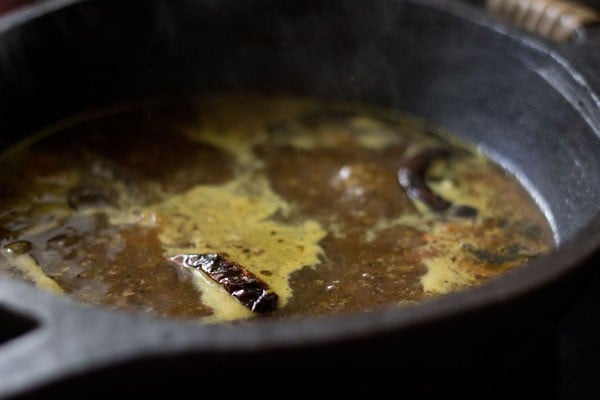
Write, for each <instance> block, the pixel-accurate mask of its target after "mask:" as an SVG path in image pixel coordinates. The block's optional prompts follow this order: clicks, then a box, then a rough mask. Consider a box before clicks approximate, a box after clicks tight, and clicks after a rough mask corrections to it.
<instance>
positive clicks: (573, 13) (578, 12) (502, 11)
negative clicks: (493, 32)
mask: <svg viewBox="0 0 600 400" xmlns="http://www.w3.org/2000/svg"><path fill="white" fill-rule="evenodd" d="M485 8H486V9H487V11H488V12H490V13H491V14H494V15H496V16H497V17H499V18H501V19H503V20H506V21H509V22H511V23H512V24H514V25H516V26H518V27H519V28H521V29H524V30H526V31H529V32H531V33H533V34H536V35H537V36H540V37H542V38H544V39H548V40H551V41H554V42H557V43H564V42H568V41H571V40H574V39H575V38H577V37H581V36H583V34H584V33H585V30H586V28H588V27H591V26H594V25H596V26H597V25H600V12H599V11H598V10H597V9H596V8H594V7H592V6H590V5H587V4H584V3H581V2H577V1H570V0H485Z"/></svg>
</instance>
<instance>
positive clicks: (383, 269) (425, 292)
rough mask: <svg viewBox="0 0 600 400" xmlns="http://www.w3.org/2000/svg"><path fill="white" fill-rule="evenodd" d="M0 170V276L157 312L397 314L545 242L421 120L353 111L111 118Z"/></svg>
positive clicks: (20, 154)
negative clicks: (394, 310)
mask: <svg viewBox="0 0 600 400" xmlns="http://www.w3.org/2000/svg"><path fill="white" fill-rule="evenodd" d="M0 162H1V166H2V168H1V171H2V172H1V175H0V179H1V186H0V187H2V190H1V192H0V210H1V214H0V240H1V245H2V256H1V257H0V273H1V274H2V275H3V276H8V277H10V278H13V279H20V280H25V281H27V282H31V283H32V284H35V285H37V286H38V287H40V288H41V289H43V290H48V291H50V292H53V293H57V294H64V295H67V296H69V297H71V298H73V299H75V300H76V301H78V302H81V303H84V304H94V305H100V306H104V307H109V308H114V309H120V310H127V311H133V312H142V313H147V314H149V315H152V316H157V317H174V318H184V319H192V320H198V321H202V322H208V323H214V322H223V321H237V320H244V319H247V318H258V317H261V318H289V317H294V316H299V315H323V316H325V315H331V314H336V313H341V312H354V311H369V310H373V309H378V308H382V307H390V306H391V307H402V306H404V305H407V304H413V303H417V302H420V301H422V300H424V299H427V298H430V297H434V296H440V295H443V294H446V293H449V292H452V291H455V290H464V289H466V288H469V287H473V286H476V285H480V284H483V283H485V282H487V281H488V280H490V279H492V278H494V277H496V276H498V275H500V274H502V273H504V272H506V271H508V270H511V269H513V268H516V267H518V266H521V265H523V264H525V263H527V262H528V261H529V260H531V259H532V258H534V257H537V256H539V255H540V254H543V253H544V252H546V251H548V250H549V249H550V248H551V247H552V246H553V245H554V242H553V239H552V232H551V230H550V228H549V226H548V224H547V221H546V220H545V218H544V216H543V215H542V213H541V212H540V211H539V209H538V208H537V207H536V205H535V204H534V203H533V201H532V199H531V198H530V197H529V195H528V193H527V192H526V191H525V190H524V189H523V188H522V187H521V186H520V185H519V183H518V182H517V181H516V180H515V179H514V178H513V177H512V176H511V175H509V174H507V173H506V172H505V171H503V170H502V169H500V168H499V167H498V166H496V165H494V164H493V163H492V162H490V161H489V160H488V159H486V158H485V157H484V156H483V155H482V154H479V153H478V152H477V151H475V150H474V149H471V148H470V147H468V146H466V145H464V144H462V143H461V142H459V141H458V140H457V139H455V138H454V137H453V136H452V135H449V134H447V133H445V132H433V130H432V128H431V127H429V126H426V124H425V123H423V122H422V121H420V120H418V119H415V118H412V117H408V116H405V115H401V114H398V113H395V112H392V111H388V110H381V109H375V108H373V107H370V106H369V107H367V106H365V105H360V104H343V103H334V102H325V101H318V100H314V99H292V98H275V97H273V98H265V97H259V96H237V97H232V96H213V97H208V98H198V99H193V100H187V101H183V100H181V101H165V102H161V103H154V104H152V105H148V104H145V105H140V106H139V107H133V106H132V107H128V108H123V109H121V110H119V109H118V108H115V109H112V110H108V111H107V112H105V113H90V114H89V115H88V116H83V117H81V118H79V119H77V121H75V120H74V121H73V122H72V123H70V124H68V127H67V128H64V127H63V129H60V130H55V131H54V132H52V133H51V134H45V135H39V137H37V138H36V139H30V140H28V141H25V142H23V143H21V144H19V145H17V146H14V147H13V148H11V149H9V150H7V151H6V152H5V153H4V154H3V156H2V158H1V160H0Z"/></svg>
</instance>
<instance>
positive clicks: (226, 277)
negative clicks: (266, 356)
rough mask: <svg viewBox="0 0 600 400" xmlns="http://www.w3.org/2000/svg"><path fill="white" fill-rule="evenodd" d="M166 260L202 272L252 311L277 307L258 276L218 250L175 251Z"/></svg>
mask: <svg viewBox="0 0 600 400" xmlns="http://www.w3.org/2000/svg"><path fill="white" fill-rule="evenodd" d="M169 260H171V261H172V262H174V263H175V264H177V265H178V266H181V267H187V268H193V269H195V270H198V271H202V272H204V273H205V274H207V275H208V276H209V277H210V278H211V279H212V280H214V281H215V282H217V283H219V284H220V285H221V286H223V288H224V289H225V290H226V291H227V293H229V294H230V295H231V296H233V297H235V298H236V299H238V300H239V301H240V302H241V303H242V304H243V305H244V306H246V307H247V308H249V309H250V310H251V311H253V312H257V313H268V312H272V311H274V310H275V308H276V307H277V300H278V296H277V294H276V293H275V292H273V291H272V290H271V289H269V287H268V285H267V284H266V283H265V282H264V281H263V280H262V279H260V278H259V277H257V276H256V275H254V274H252V273H251V272H250V271H248V270H247V269H246V268H244V267H243V266H241V265H240V264H238V263H236V262H234V261H231V260H228V259H226V258H225V257H223V256H222V255H220V254H217V253H206V254H179V255H176V256H173V257H169Z"/></svg>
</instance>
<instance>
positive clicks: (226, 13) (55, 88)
mask: <svg viewBox="0 0 600 400" xmlns="http://www.w3.org/2000/svg"><path fill="white" fill-rule="evenodd" d="M489 24H491V22H490V21H488V20H485V19H480V20H477V19H476V18H475V20H473V21H472V20H467V19H463V18H459V17H457V16H455V15H453V14H449V13H447V12H444V11H441V10H436V9H435V8H432V7H429V6H426V5H420V4H418V2H411V1H408V2H403V1H391V0H382V1H377V2H369V4H366V3H364V2H361V1H357V0H350V1H336V0H331V1H325V2H322V1H314V0H308V1H304V2H300V3H296V2H277V1H271V0H256V1H238V0H235V1H224V2H215V1H191V0H177V1H169V2H166V1H159V0H152V1H131V2H127V3H125V4H124V3H123V2H120V1H115V0H107V1H102V2H81V3H79V4H77V5H75V6H72V7H69V8H67V9H64V10H59V11H55V12H53V13H51V14H49V15H46V16H43V17H40V18H38V19H33V20H31V21H30V22H28V23H25V24H24V25H22V26H19V27H16V28H14V29H12V30H10V31H8V32H6V33H5V34H4V35H3V37H2V38H0V70H1V71H2V73H1V74H0V109H1V110H2V112H1V113H0V129H1V130H2V132H3V135H2V138H1V139H0V146H6V145H8V144H9V143H11V142H14V141H16V140H18V138H19V137H21V136H22V135H24V134H27V133H30V132H32V131H35V130H37V129H39V128H41V127H44V126H46V125H47V124H50V123H54V122H55V121H57V120H59V119H61V118H65V117H68V116H70V115H72V114H73V113H77V112H79V111H83V110H85V109H88V108H92V107H97V106H106V105H110V104H114V103H119V102H124V101H130V100H136V99H141V98H148V97H158V96H162V95H172V96H185V95H191V94H198V93H206V92H214V91H223V90H225V91H231V92H248V91H251V92H264V93H271V94H274V93H279V94H297V95H310V96H314V97H319V98H330V99H345V100H359V101H362V102H370V103H374V104H378V105H383V106H386V107H391V108H395V109H398V110H402V111H406V112H409V113H413V114H415V115H418V116H420V117H423V118H425V119H427V120H429V121H431V123H433V124H437V125H439V126H440V127H442V128H443V129H446V130H448V131H451V132H453V133H455V134H457V135H459V136H463V137H464V138H466V139H468V140H469V141H473V142H474V143H477V145H478V146H479V148H480V149H481V150H482V151H484V152H486V153H487V154H488V155H489V156H490V157H492V158H493V159H494V160H495V161H497V162H498V163H500V164H501V165H503V166H504V167H505V168H507V169H508V170H510V172H511V173H513V174H515V175H517V176H518V177H519V179H520V180H521V181H522V182H523V184H524V185H525V186H526V187H527V188H528V189H529V190H531V191H532V193H533V194H534V196H535V198H536V199H537V200H538V203H539V205H540V207H541V208H542V209H543V210H544V212H545V213H546V215H547V216H548V218H549V220H550V222H551V223H552V224H553V227H554V230H555V233H556V237H557V240H558V241H559V242H560V241H563V240H565V239H568V238H569V237H571V236H573V235H574V234H575V233H576V232H577V231H578V230H579V229H580V228H581V227H583V226H584V225H586V223H587V222H588V221H589V220H590V219H591V218H592V217H593V216H594V214H595V212H596V209H597V199H598V198H599V197H600V174H599V173H598V171H600V159H598V157H597V156H596V155H597V154H600V141H599V140H598V137H597V135H596V134H594V129H598V127H593V126H590V119H589V118H587V119H586V118H584V116H582V115H581V113H580V112H579V111H578V110H576V109H575V108H574V107H572V106H571V103H569V101H567V99H566V97H565V95H563V94H562V93H561V92H560V91H559V89H560V88H567V89H568V90H571V91H573V90H574V91H576V92H577V90H579V89H578V88H577V87H576V86H574V84H573V83H572V81H573V78H572V77H571V76H570V75H569V72H568V71H565V70H564V69H562V68H561V66H560V65H558V64H557V62H556V61H555V59H554V58H553V57H552V56H551V55H550V54H547V53H546V52H544V51H543V49H542V50H539V49H534V48H533V47H532V46H530V45H527V44H526V43H525V42H524V41H520V40H516V39H513V38H510V37H507V36H503V35H501V34H499V33H498V32H496V31H494V30H491V29H489V26H487V25H489ZM575 94H576V95H579V94H581V96H589V94H587V93H585V91H584V89H583V88H582V89H581V93H575ZM571 95H572V93H571Z"/></svg>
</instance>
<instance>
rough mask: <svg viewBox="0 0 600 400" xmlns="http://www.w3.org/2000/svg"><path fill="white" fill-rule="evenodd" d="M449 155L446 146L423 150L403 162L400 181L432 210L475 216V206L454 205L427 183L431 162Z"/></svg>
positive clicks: (399, 170) (409, 192)
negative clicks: (426, 178)
mask: <svg viewBox="0 0 600 400" xmlns="http://www.w3.org/2000/svg"><path fill="white" fill-rule="evenodd" d="M449 155H450V150H449V149H447V148H444V147H434V148H430V149H426V150H423V151H422V152H420V153H418V154H416V155H414V156H412V157H410V158H408V159H407V160H405V161H404V162H403V163H402V165H401V166H400V168H399V169H398V182H399V183H400V186H402V187H403V188H404V190H406V193H407V194H408V196H409V197H410V198H411V199H413V200H418V201H422V202H423V203H425V205H427V207H429V209H430V210H432V211H435V212H438V213H442V212H445V211H448V212H449V213H450V214H451V215H453V216H456V217H463V218H472V217H475V216H477V210H476V209H475V208H473V207H471V206H468V205H453V204H452V203H451V202H450V201H448V200H446V199H445V198H443V197H442V196H440V195H438V194H437V193H435V192H434V191H433V190H431V188H430V187H429V186H428V185H427V182H426V180H425V175H426V173H427V169H428V168H429V166H430V165H431V163H433V162H434V161H436V160H439V159H444V158H447V157H448V156H449Z"/></svg>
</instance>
